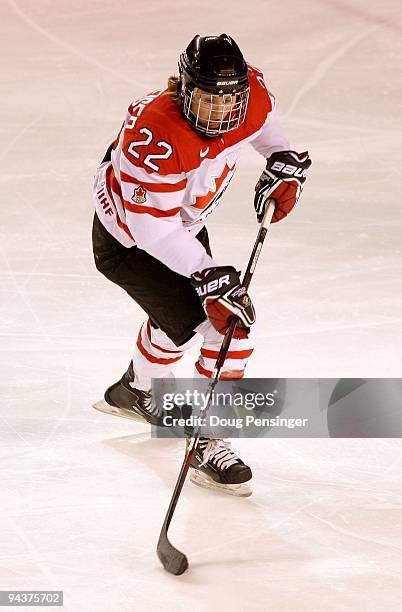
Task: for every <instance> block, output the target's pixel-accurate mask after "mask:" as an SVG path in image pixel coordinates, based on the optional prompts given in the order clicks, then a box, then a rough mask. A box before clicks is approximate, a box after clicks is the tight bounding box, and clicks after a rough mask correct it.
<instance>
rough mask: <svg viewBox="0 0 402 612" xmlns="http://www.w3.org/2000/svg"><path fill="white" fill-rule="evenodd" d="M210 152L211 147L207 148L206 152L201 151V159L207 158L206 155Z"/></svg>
mask: <svg viewBox="0 0 402 612" xmlns="http://www.w3.org/2000/svg"><path fill="white" fill-rule="evenodd" d="M208 151H209V147H207V148H206V149H205V151H203V150H202V149H201V151H200V157H205V156H206V155H208Z"/></svg>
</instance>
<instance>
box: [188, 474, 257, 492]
mask: <svg viewBox="0 0 402 612" xmlns="http://www.w3.org/2000/svg"><path fill="white" fill-rule="evenodd" d="M190 480H191V482H193V483H194V484H195V485H197V486H198V487H203V488H204V489H212V490H214V491H220V492H221V493H225V494H226V495H234V496H235V497H250V495H251V494H252V492H253V490H252V488H251V487H250V485H249V484H248V483H247V482H243V483H241V484H220V483H219V482H215V480H211V479H210V478H208V476H206V475H205V474H203V473H202V472H200V471H199V470H196V469H191V472H190Z"/></svg>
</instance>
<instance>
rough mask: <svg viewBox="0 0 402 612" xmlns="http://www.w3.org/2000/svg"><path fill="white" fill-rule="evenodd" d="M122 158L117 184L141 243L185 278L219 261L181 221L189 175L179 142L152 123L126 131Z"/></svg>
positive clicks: (133, 233)
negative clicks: (182, 165) (182, 166)
mask: <svg viewBox="0 0 402 612" xmlns="http://www.w3.org/2000/svg"><path fill="white" fill-rule="evenodd" d="M136 128H137V126H136ZM144 143H146V144H144ZM119 161H120V163H119V172H118V176H116V177H115V178H116V184H115V187H116V189H117V190H120V193H121V202H122V205H123V207H124V213H125V218H126V224H127V226H128V229H129V231H130V233H131V235H132V237H133V238H134V240H135V242H136V244H137V245H138V247H139V248H141V249H143V250H144V251H146V252H147V253H149V254H150V255H152V256H153V257H155V258H156V259H158V260H159V261H161V262H162V263H164V264H165V265H166V266H167V267H168V268H170V269H171V270H173V271H174V272H177V273H178V274H181V275H183V276H186V277H190V276H191V274H192V273H193V272H196V271H199V270H203V269H205V268H208V267H211V266H214V265H216V264H215V262H214V261H213V259H212V258H211V257H210V256H209V255H208V254H207V252H206V250H205V248H204V247H203V246H202V244H201V243H200V242H199V241H198V240H197V238H196V237H195V236H194V235H193V234H192V233H190V232H189V230H188V229H186V228H185V227H184V226H183V223H182V218H181V209H182V203H183V197H184V193H185V190H186V186H187V177H186V174H185V173H184V172H181V171H180V164H179V160H178V151H177V144H175V143H174V142H172V141H171V139H169V137H168V136H167V135H165V134H163V133H161V132H160V131H158V127H157V126H155V125H154V126H152V125H150V123H149V122H148V123H147V125H146V127H142V128H141V126H140V127H139V128H137V129H130V130H126V133H125V134H124V140H123V143H122V147H121V154H120V160H119ZM112 162H113V157H112ZM114 166H115V164H114Z"/></svg>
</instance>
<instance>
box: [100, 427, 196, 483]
mask: <svg viewBox="0 0 402 612" xmlns="http://www.w3.org/2000/svg"><path fill="white" fill-rule="evenodd" d="M144 427H145V426H144ZM102 444H105V445H106V446H109V447H110V448H113V449H114V450H116V451H117V452H119V453H121V454H123V455H125V456H127V457H130V458H131V459H133V458H135V460H136V461H139V462H140V463H143V464H144V466H146V469H147V471H148V470H152V471H153V472H154V473H155V475H156V476H157V477H158V478H159V480H162V482H164V483H165V484H166V486H169V487H170V486H172V485H174V482H175V479H176V478H177V476H178V473H179V469H180V467H181V464H182V461H183V458H184V452H185V441H184V439H177V438H174V439H169V438H168V439H162V438H151V437H150V431H149V430H148V431H143V432H141V433H137V434H130V435H128V436H119V437H117V438H110V439H108V440H103V441H102Z"/></svg>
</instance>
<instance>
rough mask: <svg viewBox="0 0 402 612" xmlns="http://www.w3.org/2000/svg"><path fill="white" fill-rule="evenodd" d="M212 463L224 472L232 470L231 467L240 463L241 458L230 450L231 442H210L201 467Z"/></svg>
mask: <svg viewBox="0 0 402 612" xmlns="http://www.w3.org/2000/svg"><path fill="white" fill-rule="evenodd" d="M208 461H211V463H212V464H214V465H215V466H216V467H218V468H219V469H222V470H226V469H228V468H230V466H231V465H234V464H235V463H238V462H239V458H238V457H237V455H236V454H235V453H234V452H233V451H232V449H231V448H230V442H226V441H225V440H219V439H215V440H208V443H207V445H206V447H205V450H204V452H203V455H202V463H201V466H203V465H205V464H206V463H208Z"/></svg>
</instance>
